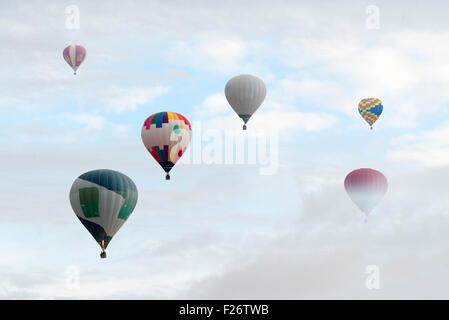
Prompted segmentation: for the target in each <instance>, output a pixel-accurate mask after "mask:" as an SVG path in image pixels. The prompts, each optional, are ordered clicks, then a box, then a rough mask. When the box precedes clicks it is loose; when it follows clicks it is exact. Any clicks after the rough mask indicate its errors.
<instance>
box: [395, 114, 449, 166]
mask: <svg viewBox="0 0 449 320" xmlns="http://www.w3.org/2000/svg"><path fill="white" fill-rule="evenodd" d="M387 156H388V158H389V159H391V160H394V161H401V162H403V163H414V164H420V165H425V166H432V167H437V166H448V165H449V123H448V122H446V123H444V124H442V125H441V126H440V127H438V128H436V129H432V130H429V131H423V132H420V133H410V134H405V135H402V136H400V137H398V138H395V139H393V140H392V143H391V147H390V150H389V151H388V155H387Z"/></svg>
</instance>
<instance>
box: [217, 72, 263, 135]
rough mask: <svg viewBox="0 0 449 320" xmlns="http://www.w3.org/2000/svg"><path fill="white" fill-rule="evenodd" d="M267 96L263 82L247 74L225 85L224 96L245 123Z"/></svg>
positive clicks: (244, 127)
mask: <svg viewBox="0 0 449 320" xmlns="http://www.w3.org/2000/svg"><path fill="white" fill-rule="evenodd" d="M266 94H267V88H266V87H265V84H264V83H263V81H262V80H261V79H259V78H257V77H255V76H252V75H249V74H242V75H239V76H236V77H234V78H232V79H230V80H229V81H228V82H227V83H226V87H225V95H226V99H227V100H228V102H229V104H230V105H231V107H232V109H234V111H235V112H236V113H237V114H238V116H239V117H240V118H242V120H243V121H244V122H245V124H244V125H243V130H246V123H247V122H248V120H249V118H251V116H252V115H253V113H254V112H256V110H257V109H258V108H259V107H260V105H261V104H262V102H263V101H264V99H265V96H266Z"/></svg>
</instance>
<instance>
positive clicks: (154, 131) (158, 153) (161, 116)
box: [142, 112, 192, 180]
mask: <svg viewBox="0 0 449 320" xmlns="http://www.w3.org/2000/svg"><path fill="white" fill-rule="evenodd" d="M191 138H192V127H191V126H190V122H189V120H187V118H186V117H184V116H183V115H181V114H179V113H176V112H158V113H155V114H153V115H151V116H150V117H148V119H146V120H145V122H144V124H143V127H142V141H143V144H144V145H145V147H146V148H147V150H148V151H149V152H150V154H151V155H152V156H153V158H154V159H155V160H156V161H157V162H158V163H159V164H160V166H161V167H162V169H164V170H165V172H166V173H167V175H166V176H165V179H166V180H170V174H169V172H170V170H171V169H172V168H173V166H174V165H175V164H176V162H177V161H178V160H179V158H181V156H182V155H183V153H184V152H185V150H186V149H187V147H188V145H189V143H190V139H191Z"/></svg>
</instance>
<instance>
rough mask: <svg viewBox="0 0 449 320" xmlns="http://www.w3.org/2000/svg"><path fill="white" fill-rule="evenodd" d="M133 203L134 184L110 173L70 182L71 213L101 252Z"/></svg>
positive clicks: (94, 173)
mask: <svg viewBox="0 0 449 320" xmlns="http://www.w3.org/2000/svg"><path fill="white" fill-rule="evenodd" d="M136 203H137V188H136V185H135V184H134V182H133V181H132V180H131V179H130V178H129V177H127V176H126V175H124V174H123V173H120V172H117V171H113V170H106V169H101V170H93V171H89V172H86V173H84V174H82V175H80V176H79V177H78V178H77V179H76V180H75V181H74V182H73V185H72V188H71V190H70V204H71V205H72V209H73V211H75V214H76V216H77V217H78V219H79V220H80V221H81V223H82V224H83V225H84V227H86V229H87V230H88V231H89V232H90V234H91V235H92V236H93V237H94V239H95V241H97V242H98V244H99V245H100V246H101V247H102V249H106V247H107V246H108V244H109V242H110V241H111V239H112V237H113V236H114V235H115V234H116V233H117V231H118V230H119V229H120V227H121V226H122V225H123V224H124V223H125V221H126V220H127V219H128V217H129V216H130V215H131V213H132V212H133V210H134V207H135V206H136Z"/></svg>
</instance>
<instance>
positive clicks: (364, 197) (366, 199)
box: [345, 168, 388, 215]
mask: <svg viewBox="0 0 449 320" xmlns="http://www.w3.org/2000/svg"><path fill="white" fill-rule="evenodd" d="M345 189H346V192H347V193H348V195H349V197H350V198H351V200H352V201H353V202H354V203H355V204H356V205H357V206H358V207H359V208H360V210H361V211H362V212H363V213H365V214H366V215H368V214H369V213H370V212H371V211H372V210H373V209H374V207H375V206H376V205H377V204H378V203H379V202H380V200H382V198H383V197H384V195H385V193H386V192H387V189H388V182H387V178H385V176H384V175H383V174H382V173H381V172H379V171H377V170H373V169H368V168H362V169H357V170H354V171H352V172H350V173H349V174H348V175H347V176H346V178H345Z"/></svg>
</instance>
